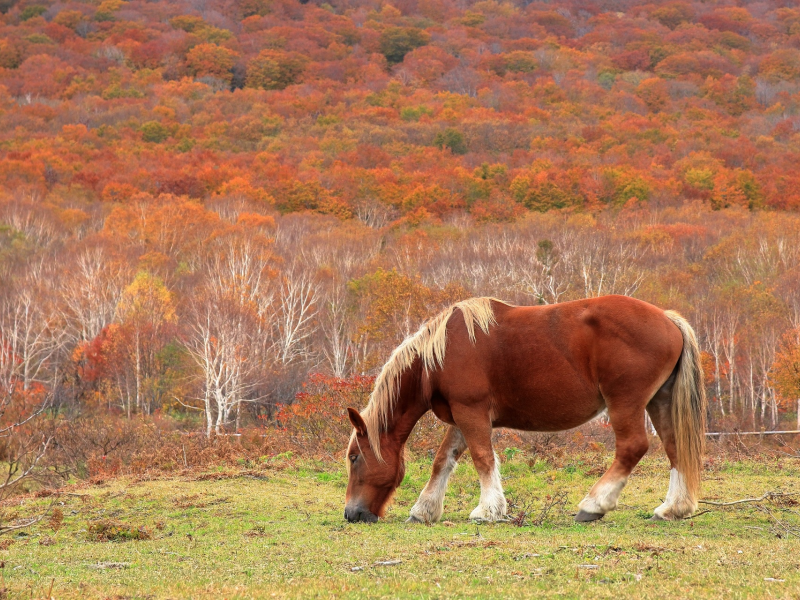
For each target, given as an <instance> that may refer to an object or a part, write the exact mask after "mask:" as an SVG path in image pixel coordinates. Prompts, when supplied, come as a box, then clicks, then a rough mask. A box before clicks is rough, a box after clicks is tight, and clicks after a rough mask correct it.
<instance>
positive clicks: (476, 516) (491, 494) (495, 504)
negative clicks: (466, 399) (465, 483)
mask: <svg viewBox="0 0 800 600" xmlns="http://www.w3.org/2000/svg"><path fill="white" fill-rule="evenodd" d="M453 418H454V420H455V422H456V425H458V427H459V428H460V429H461V433H462V434H463V435H464V439H465V440H466V442H467V447H468V448H469V453H470V455H471V456H472V463H473V464H474V465H475V470H476V471H478V478H479V479H480V482H481V500H480V502H479V503H478V506H477V507H476V508H475V510H473V511H472V512H471V513H470V515H469V518H470V519H473V520H475V521H502V520H504V519H505V518H506V514H507V512H508V507H507V504H506V496H505V494H504V493H503V484H502V482H501V480H500V460H499V459H498V458H497V455H496V454H495V453H494V449H493V448H492V423H491V420H490V419H489V414H488V411H487V412H478V411H470V412H469V413H467V414H457V413H456V411H455V410H454V411H453Z"/></svg>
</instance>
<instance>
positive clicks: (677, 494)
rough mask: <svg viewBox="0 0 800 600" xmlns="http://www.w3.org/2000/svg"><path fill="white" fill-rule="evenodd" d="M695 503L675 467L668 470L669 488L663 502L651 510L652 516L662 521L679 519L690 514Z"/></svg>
mask: <svg viewBox="0 0 800 600" xmlns="http://www.w3.org/2000/svg"><path fill="white" fill-rule="evenodd" d="M696 510H697V504H696V503H695V501H694V500H693V499H692V497H691V495H690V494H689V490H688V489H687V488H686V480H685V479H684V478H683V475H682V474H681V473H680V472H678V470H677V469H671V470H670V472H669V490H668V491H667V497H666V499H665V500H664V503H663V504H662V505H661V506H659V507H658V508H657V509H655V510H654V511H653V518H654V519H660V520H662V521H679V520H680V519H685V518H687V517H690V516H692V514H693V513H694V511H696Z"/></svg>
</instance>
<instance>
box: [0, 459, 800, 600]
mask: <svg viewBox="0 0 800 600" xmlns="http://www.w3.org/2000/svg"><path fill="white" fill-rule="evenodd" d="M529 462H532V461H528V460H526V458H525V457H524V455H518V456H516V457H514V458H513V459H512V460H510V461H507V462H505V463H504V464H503V467H502V473H503V478H504V485H505V487H506V493H507V496H508V497H509V498H510V500H511V501H512V503H513V504H514V506H516V508H515V509H514V512H517V513H518V512H519V511H520V510H522V509H523V508H524V507H526V506H527V509H528V512H529V513H530V515H529V517H528V519H527V520H526V521H527V522H526V524H523V525H522V526H516V525H514V524H511V523H498V524H484V525H476V524H473V523H470V522H469V521H468V520H467V516H468V515H469V512H470V510H471V509H472V508H473V507H474V506H475V504H476V503H477V499H478V495H479V488H478V484H477V478H476V476H475V472H474V469H473V467H472V465H471V464H470V463H469V461H468V460H466V461H464V462H463V463H462V464H461V465H459V467H458V469H457V471H456V473H455V475H454V477H453V480H452V482H451V486H450V489H449V492H448V496H447V501H446V507H445V519H446V521H444V522H442V523H439V524H437V525H434V526H430V527H428V526H424V525H417V526H411V525H406V524H405V523H404V520H405V518H406V517H407V515H408V510H409V508H410V506H411V504H412V503H413V502H414V500H415V498H416V495H417V493H418V492H419V491H420V489H421V488H422V486H423V485H424V482H425V481H426V479H427V476H428V474H429V472H430V463H429V462H427V461H418V462H414V463H412V464H410V465H409V466H408V470H407V473H408V474H407V476H406V480H405V482H404V484H403V486H402V489H401V490H400V492H399V494H398V498H397V501H396V502H395V504H394V506H393V508H392V509H391V511H390V513H389V515H388V517H387V518H386V519H385V520H383V521H381V522H380V523H378V524H376V525H364V524H348V523H346V522H345V521H344V520H343V517H342V512H343V497H344V490H345V485H346V475H345V473H344V469H343V467H342V468H337V467H336V466H331V465H323V464H313V463H308V462H299V463H298V462H293V461H289V462H286V461H283V462H282V461H280V460H278V461H271V462H266V463H264V464H263V465H259V466H256V467H255V468H246V467H243V469H242V470H241V471H238V472H237V471H212V472H209V473H206V474H203V475H200V474H198V473H186V474H180V475H176V476H174V477H173V478H170V479H156V480H133V479H118V480H113V481H110V482H107V483H103V484H100V485H88V484H87V485H85V486H74V487H72V488H70V489H69V490H68V491H69V493H70V495H63V496H61V497H60V498H59V500H58V503H57V505H56V506H57V508H58V509H59V510H60V511H61V513H62V514H63V522H62V523H60V524H59V522H58V521H59V518H58V516H56V518H55V519H50V520H49V521H48V520H47V519H46V520H44V521H42V522H40V523H39V524H37V525H35V526H33V527H32V528H30V529H28V530H27V531H25V532H23V533H20V534H18V535H16V536H14V537H12V538H6V539H7V540H8V539H11V540H12V543H11V544H10V545H8V542H7V541H6V542H5V543H3V544H2V545H3V546H6V547H5V548H4V549H3V550H1V551H0V560H2V561H3V564H4V568H3V569H2V573H3V580H4V582H3V585H4V586H5V588H6V596H4V597H23V598H29V597H33V598H41V597H47V595H48V592H49V593H50V595H51V596H52V597H54V598H59V599H60V598H78V597H81V598H82V597H90V598H189V597H192V598H294V597H310V598H316V597H321V598H328V597H341V596H346V597H352V598H377V597H386V598H394V597H403V598H425V599H427V598H444V597H470V598H492V597H504V598H523V597H534V596H536V597H560V598H579V597H580V598H612V597H614V598H627V597H632V598H637V599H646V598H668V597H672V598H689V597H691V598H749V597H758V598H762V597H772V598H797V597H798V596H800V570H799V569H800V553H798V552H797V547H798V538H797V537H796V536H795V535H794V531H795V530H793V528H794V527H796V526H798V525H800V507H798V510H797V512H795V508H794V507H793V502H794V501H793V500H792V499H789V500H788V502H784V503H783V504H782V505H778V504H777V503H775V502H772V503H770V502H766V501H765V502H761V503H746V504H740V505H737V506H733V507H726V508H717V507H712V508H713V510H712V511H711V512H707V513H705V514H701V515H699V516H697V517H695V518H693V519H691V520H687V521H683V522H680V523H654V522H651V521H649V520H648V518H649V517H650V515H651V513H652V509H653V508H654V507H655V506H657V505H658V504H659V503H660V500H661V496H662V495H663V494H664V493H665V492H666V487H667V479H668V475H667V466H666V464H665V462H664V461H663V459H661V458H660V457H652V458H651V457H648V458H647V459H645V461H644V462H643V463H642V464H641V465H640V466H639V467H638V468H637V470H636V471H635V472H634V475H633V477H632V478H631V481H630V483H629V484H628V487H627V488H626V490H625V492H624V493H623V496H622V498H621V502H622V506H621V507H620V509H619V510H618V511H616V512H614V513H611V514H609V515H607V516H606V518H605V519H604V520H602V521H600V522H597V523H592V524H576V523H574V522H573V521H572V517H571V514H572V513H574V512H575V507H576V505H577V503H578V502H579V501H580V499H581V498H582V497H583V495H584V494H585V493H586V491H587V490H588V489H589V487H590V486H591V484H592V483H593V481H594V480H595V479H596V475H595V474H591V475H589V474H587V473H586V471H588V470H592V469H590V468H589V465H584V464H581V462H580V461H576V464H573V465H568V466H567V467H566V468H561V469H555V468H553V467H551V466H550V465H548V464H547V463H546V462H542V461H538V462H536V463H534V464H533V465H531V464H529ZM251 466H252V465H251ZM593 470H594V471H596V470H597V467H596V466H595V467H594V469H593ZM799 484H800V469H798V464H797V462H796V461H793V460H791V459H788V460H785V461H781V462H776V461H773V462H768V463H761V462H758V463H755V462H743V463H725V464H721V465H718V466H717V467H715V468H714V469H713V471H711V472H709V473H707V475H706V480H705V484H704V486H705V487H704V497H705V498H714V499H719V500H734V499H739V498H743V497H748V496H753V495H756V496H758V495H761V494H763V493H764V492H766V491H775V490H782V491H784V492H794V491H798V492H800V485H799ZM558 493H563V494H566V498H567V503H566V505H565V508H564V509H563V510H562V509H561V508H560V507H559V506H553V507H552V508H551V510H550V512H549V514H548V515H547V516H545V517H544V518H542V512H541V511H542V508H543V506H544V505H546V504H548V503H551V502H552V500H553V499H554V498H556V497H557V496H558ZM548 495H549V496H550V498H551V500H550V501H548V499H547V496H548ZM798 499H799V500H800V496H798ZM51 501H52V499H48V498H38V499H35V498H29V499H25V500H24V501H23V502H21V503H20V502H17V504H18V505H19V506H18V507H16V508H15V510H16V511H17V516H23V515H25V514H31V513H32V511H34V510H35V509H36V508H37V507H41V506H44V505H47V504H48V503H49V502H51ZM538 521H542V522H541V524H539V525H534V524H532V523H534V522H538ZM110 525H116V527H117V529H114V528H113V527H111V528H109V527H108V526H110ZM104 527H105V529H104ZM56 530H57V531H56ZM104 536H105V537H112V538H122V539H124V541H98V540H99V539H102V538H104ZM136 537H143V538H147V537H149V538H150V539H130V538H136ZM388 561H401V562H399V563H396V564H392V565H379V564H377V563H380V562H388ZM51 586H52V591H50V589H51Z"/></svg>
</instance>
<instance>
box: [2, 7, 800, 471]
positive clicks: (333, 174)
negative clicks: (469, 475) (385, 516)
mask: <svg viewBox="0 0 800 600" xmlns="http://www.w3.org/2000/svg"><path fill="white" fill-rule="evenodd" d="M0 9H2V11H3V12H2V15H0V281H1V282H2V284H3V285H2V287H0V403H1V404H2V410H1V411H0V434H1V435H2V437H0V440H1V441H2V444H0V445H2V454H3V456H2V457H0V461H5V462H4V464H5V463H8V464H12V465H16V466H17V468H19V469H21V471H20V473H23V474H25V473H33V472H35V470H36V468H37V466H36V465H37V464H39V461H44V462H46V461H47V460H48V457H50V458H52V460H53V461H54V464H58V465H67V466H68V467H69V469H71V472H73V473H75V472H81V473H83V474H87V473H88V474H90V475H91V474H92V473H93V472H98V469H99V470H101V471H102V469H104V468H111V467H107V466H106V463H102V465H101V463H99V462H98V461H101V459H102V460H106V458H107V457H108V456H111V455H112V454H113V453H114V451H115V450H116V449H118V448H123V447H124V446H125V445H126V444H129V442H130V440H133V439H139V438H136V436H137V435H140V434H139V433H137V429H136V428H137V427H140V428H142V427H144V428H147V431H148V433H147V436H150V437H147V436H145V437H146V439H148V440H152V439H155V438H153V436H156V437H158V436H159V435H166V433H165V432H182V433H184V434H186V433H189V432H202V433H198V436H199V437H202V438H205V439H211V438H213V437H214V436H215V435H217V434H235V433H240V432H243V431H244V432H247V431H251V432H257V435H258V436H261V439H267V440H270V439H273V437H274V439H279V438H280V439H289V438H291V440H293V443H298V440H301V441H303V440H304V441H305V442H306V443H309V444H311V443H312V442H311V440H312V438H313V439H316V440H318V441H319V440H327V439H329V437H330V439H334V440H338V439H340V437H341V435H345V436H346V433H347V432H346V430H347V429H348V427H349V426H348V425H347V424H346V423H345V422H344V421H342V422H341V423H340V422H339V421H340V420H343V419H344V416H343V414H342V410H341V409H342V406H344V405H346V404H355V405H357V406H363V405H364V404H365V403H366V396H367V394H368V393H369V386H370V384H371V381H372V377H373V376H374V375H375V374H376V372H377V370H378V369H379V368H380V366H381V365H382V364H383V361H385V360H386V358H387V357H388V355H389V353H390V352H391V350H392V349H393V348H394V347H395V346H396V345H397V344H398V343H399V342H400V341H401V340H402V339H403V338H404V337H405V336H407V335H408V334H410V333H412V332H414V331H416V329H417V328H418V327H419V326H420V324H421V323H422V322H423V321H425V320H426V319H428V318H429V317H431V316H433V315H434V314H435V313H436V312H438V311H439V310H441V309H442V308H444V307H445V306H447V305H449V304H451V303H453V302H455V301H458V300H461V299H464V298H467V297H470V296H476V295H490V296H495V297H499V298H503V299H505V300H508V301H510V302H514V303H518V304H547V303H555V302H559V301H564V300H572V299H578V298H584V297H591V296H599V295H603V294H626V295H631V296H635V297H637V298H641V299H643V300H647V301H649V302H652V303H654V304H656V305H658V306H661V307H663V308H672V309H675V310H678V311H680V312H681V313H682V314H684V315H685V316H686V317H687V318H688V319H689V320H690V321H691V322H692V323H693V325H694V326H695V328H696V329H697V331H698V335H699V337H700V341H701V345H702V349H703V360H704V365H705V375H706V384H707V389H708V393H709V397H710V411H711V413H710V415H709V416H710V424H711V427H713V428H714V429H716V430H731V429H734V428H740V429H743V430H751V429H753V428H755V429H758V428H760V427H766V428H775V427H779V426H789V427H790V428H795V424H794V423H795V421H794V419H796V418H797V415H796V413H797V409H798V399H800V214H798V211H800V9H798V8H796V7H794V3H793V2H789V1H783V0H766V1H762V2H745V1H739V2H735V1H725V0H719V1H715V0H708V1H695V2H691V1H682V0H678V1H671V2H650V3H648V2H644V1H638V0H595V1H577V0H576V1H570V0H555V1H548V2H527V1H526V0H514V1H510V2H509V1H507V2H500V1H495V0H481V1H478V2H473V1H471V0H392V1H391V2H390V1H383V0H329V1H328V2H322V1H321V0H309V1H306V2H303V1H299V0H186V1H183V0H181V1H171V0H169V1H168V0H157V1H145V0H130V1H124V0H102V1H100V0H97V1H94V0H91V1H90V0H87V1H85V2H52V1H49V0H22V1H16V0H0ZM76 424H77V426H76ZM137 424H138V425H137ZM426 426H428V427H430V428H434V429H435V427H434V426H433V425H432V424H428V425H426ZM327 428H333V429H335V430H336V431H335V432H334V433H331V434H329V433H327ZM337 428H340V429H341V431H339V430H338V429H337ZM42 432H44V433H42ZM437 435H438V434H437ZM281 436H283V437H281ZM287 436H288V437H287ZM326 436H327V437H326ZM331 436H332V437H331ZM337 436H339V437H337ZM159 439H161V438H159ZM203 443H207V442H203ZM266 443H268V442H266ZM287 443H288V442H287ZM324 448H325V452H330V453H334V452H335V451H338V450H342V449H343V447H342V448H341V449H337V448H335V447H334V446H331V447H330V448H328V446H327V445H326V446H324ZM51 455H52V456H51ZM130 456H133V454H130V453H128V454H124V455H123V454H120V458H119V459H118V460H117V462H116V463H115V466H114V467H113V469H120V468H121V469H124V468H126V465H127V466H129V465H128V463H126V461H127V460H128V459H129V458H130ZM53 457H55V458H53ZM126 457H128V458H126ZM186 460H187V459H186V448H185V447H184V448H183V461H184V462H185V461H186ZM44 462H41V464H44ZM65 468H66V467H65ZM17 476H18V474H17V475H14V474H13V473H12V475H11V476H10V479H9V480H8V481H13V480H14V478H15V477H17Z"/></svg>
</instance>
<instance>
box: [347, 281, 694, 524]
mask: <svg viewBox="0 0 800 600" xmlns="http://www.w3.org/2000/svg"><path fill="white" fill-rule="evenodd" d="M705 403H706V399H705V391H704V387H703V374H702V367H701V364H700V350H699V348H698V345H697V339H696V338H695V334H694V331H693V330H692V328H691V326H690V325H689V324H688V323H687V322H686V320H685V319H684V318H683V317H681V316H680V315H678V314H677V313H675V312H672V311H663V310H661V309H659V308H656V307H655V306H653V305H651V304H648V303H647V302H642V301H640V300H635V299H633V298H629V297H626V296H603V297H600V298H591V299H586V300H577V301H574V302H564V303H561V304H553V305H548V306H525V307H522V306H511V305H509V304H506V303H504V302H501V301H500V300H496V299H494V298H473V299H470V300H465V301H463V302H459V303H457V304H454V305H453V306H451V307H450V308H448V309H447V310H445V311H443V312H442V313H440V314H439V315H437V316H436V317H434V318H433V319H431V320H430V321H428V322H427V323H425V324H424V325H423V326H422V328H421V329H420V330H419V331H418V332H417V333H416V334H414V335H413V336H411V337H409V338H408V339H406V340H405V341H404V342H403V343H402V344H401V345H400V346H399V347H397V348H396V349H395V350H394V352H392V355H391V357H390V358H389V361H388V362H387V363H386V364H385V365H384V367H383V369H382V370H381V372H380V374H379V375H378V378H377V379H376V381H375V387H374V389H373V392H372V394H371V396H370V401H369V404H368V406H367V407H366V409H364V411H363V412H361V413H359V412H358V411H356V410H354V409H352V408H349V409H348V413H349V416H350V421H351V422H352V424H353V427H354V431H353V434H352V436H351V439H350V444H349V447H348V451H347V468H348V477H349V481H348V486H347V495H346V506H345V517H346V518H347V520H349V521H367V522H374V521H377V520H378V518H379V517H381V516H383V515H384V513H385V511H386V508H387V506H388V504H389V501H390V499H391V497H392V495H393V493H394V490H395V489H396V488H397V487H398V486H399V485H400V482H401V481H402V480H403V475H404V473H405V464H404V459H403V454H404V448H405V443H406V440H407V439H408V436H409V435H410V434H411V431H412V429H413V428H414V425H415V424H416V423H417V421H418V420H419V419H420V418H421V417H422V416H423V415H424V414H425V413H426V412H428V411H429V410H432V411H433V412H434V414H435V415H436V416H437V417H438V418H439V419H441V420H442V421H444V422H445V423H448V424H449V425H450V427H449V428H448V431H447V434H446V435H445V438H444V441H443V442H442V445H441V446H440V447H439V450H438V452H437V454H436V458H435V460H434V463H433V473H432V476H431V479H430V481H428V483H427V485H426V486H425V488H424V489H423V490H422V493H421V495H420V497H419V499H418V500H417V502H416V504H415V505H414V506H413V508H412V509H411V516H410V518H409V521H410V522H425V523H433V522H436V521H438V520H439V519H440V518H441V516H442V513H443V511H444V495H445V489H446V487H447V481H448V479H449V477H450V474H451V473H452V472H453V470H454V469H455V467H456V462H457V461H458V459H459V457H460V456H461V455H462V454H463V453H464V452H465V451H466V450H467V449H469V451H470V454H471V455H472V461H473V463H474V465H475V468H476V470H477V471H478V475H479V477H480V484H481V497H480V503H479V504H478V507H477V508H476V509H475V510H473V511H472V513H471V514H470V518H471V519H476V520H485V521H496V520H501V519H503V518H504V517H505V516H506V500H505V496H504V494H503V487H502V484H501V480H500V469H499V461H498V458H497V455H496V454H495V453H494V451H493V449H492V429H493V428H495V427H508V428H512V429H519V430H524V431H562V430H565V429H570V428H572V427H577V426H579V425H581V424H583V423H586V422H587V421H589V420H591V419H593V418H594V417H596V416H597V415H599V414H600V413H601V412H602V411H603V410H607V411H608V417H609V420H610V422H611V427H612V428H613V430H614V435H615V436H616V453H615V457H614V462H613V463H612V465H611V467H610V468H609V469H608V471H606V473H605V474H604V475H603V476H602V477H601V478H600V480H599V481H597V483H595V485H594V486H593V487H592V489H591V490H590V491H589V493H588V495H587V496H586V497H585V498H584V499H583V500H582V501H581V503H580V504H579V506H578V508H579V512H578V514H577V515H576V516H575V519H576V520H577V521H593V520H596V519H600V518H602V516H603V515H604V514H605V513H607V512H609V511H611V510H614V509H615V508H616V506H617V499H618V498H619V495H620V492H621V491H622V488H623V487H624V486H625V484H626V482H627V481H628V476H629V475H630V473H631V471H632V470H633V468H634V467H635V466H636V464H637V463H638V462H639V460H641V458H642V456H644V454H645V452H647V447H648V441H647V433H646V431H645V420H644V411H645V410H647V412H648V414H649V415H650V419H651V420H652V422H653V425H654V426H655V428H656V431H657V432H658V435H659V436H660V438H661V440H662V442H663V444H664V450H665V451H666V453H667V457H668V458H669V462H670V465H671V470H670V477H669V491H668V492H667V496H666V499H665V500H664V503H663V504H662V505H661V506H659V507H658V508H656V509H655V512H654V516H653V518H654V519H657V520H661V519H663V520H675V519H682V518H685V517H688V516H690V515H691V514H692V513H693V512H694V511H695V510H696V509H697V495H698V492H699V487H700V474H701V470H702V453H703V446H704V439H705V412H706V405H705Z"/></svg>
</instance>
